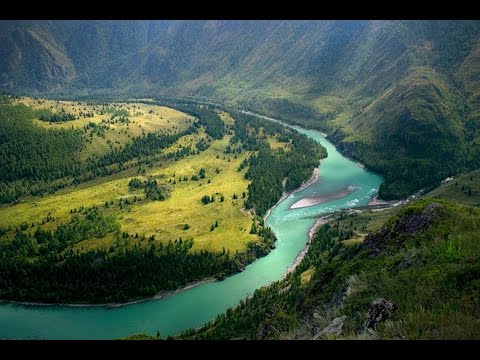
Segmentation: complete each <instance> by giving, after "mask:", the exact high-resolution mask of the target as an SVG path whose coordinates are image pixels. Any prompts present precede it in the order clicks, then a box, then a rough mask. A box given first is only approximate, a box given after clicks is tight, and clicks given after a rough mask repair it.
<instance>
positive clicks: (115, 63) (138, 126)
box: [0, 19, 480, 346]
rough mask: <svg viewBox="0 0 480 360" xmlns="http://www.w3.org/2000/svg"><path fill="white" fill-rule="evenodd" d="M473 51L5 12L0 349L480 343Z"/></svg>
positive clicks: (237, 26) (386, 37)
mask: <svg viewBox="0 0 480 360" xmlns="http://www.w3.org/2000/svg"><path fill="white" fill-rule="evenodd" d="M479 44H480V21H478V20H208V19H207V20H188V21H186V20H1V21H0V159H1V161H0V338H1V339H13V338H15V339H129V340H132V339H138V340H147V339H148V340H163V339H168V340H186V339H188V340H192V339H194V340H200V339H202V340H203V339H207V340H217V339H225V340H226V339H229V340H230V339H242V340H243V339H256V340H271V339H276V340H277V339H282V340H336V339H341V340H390V339H395V340H399V339H409V340H410V339H412V340H413V339H415V340H416V339H434V340H445V339H461V340H465V339H479V338H480V323H479V321H478V319H480V310H479V309H480V305H479V304H480V287H479V279H480V268H479V264H480V262H479V256H480V246H479V245H480V238H479V234H480V228H479V224H480V212H479V206H480V101H479V99H480V98H479V94H480V92H479V85H480V83H479V79H480V76H479V74H480V72H479V69H480V62H479V59H480V56H479V54H480V45H479ZM157 343H158V344H161V343H163V342H157ZM341 343H343V342H341ZM401 346H403V345H401Z"/></svg>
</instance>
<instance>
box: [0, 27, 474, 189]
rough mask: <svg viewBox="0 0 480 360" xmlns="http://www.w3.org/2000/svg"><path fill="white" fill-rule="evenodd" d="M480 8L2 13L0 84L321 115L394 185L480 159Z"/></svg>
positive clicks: (424, 183) (422, 180) (435, 177)
mask: <svg viewBox="0 0 480 360" xmlns="http://www.w3.org/2000/svg"><path fill="white" fill-rule="evenodd" d="M479 35H480V22H478V21H379V20H375V21H212V20H208V21H2V22H1V24H0V88H2V89H5V90H8V91H13V92H26V93H29V94H34V93H37V94H38V93H41V94H49V95H51V96H63V97H65V96H70V97H72V96H85V95H88V96H109V97H117V98H118V97H132V96H133V97H152V96H154V97H158V96H168V97H182V98H185V97H187V98H192V97H193V98H196V99H204V100H208V101H213V102H216V103H223V104H226V105H230V106H238V107H241V108H249V109H251V110H255V111H257V112H262V113H265V114H269V115H273V116H275V117H278V118H281V119H284V120H286V121H289V122H292V123H297V124H301V125H304V126H307V127H312V128H317V129H321V130H322V131H325V132H327V133H328V134H329V135H330V138H331V139H332V140H333V141H334V142H335V143H336V144H337V145H339V147H340V149H341V150H342V151H343V152H345V153H346V154H347V155H350V156H352V157H355V158H357V159H359V160H360V161H362V162H364V163H365V164H367V165H368V166H369V167H370V168H372V169H375V170H378V171H380V172H381V173H383V174H384V175H385V179H386V181H385V183H384V185H383V186H382V188H381V191H380V194H381V195H382V196H383V197H385V198H399V197H404V196H406V195H408V194H411V193H413V192H415V191H417V190H419V189H420V188H428V187H431V186H432V185H435V184H437V182H438V181H440V180H442V179H444V178H445V177H447V176H449V175H452V174H455V173H458V172H461V171H466V170H472V169H474V168H476V167H478V166H479V165H480V164H479V162H478V161H479V160H478V159H480V156H479V153H478V148H479V147H478V144H479V141H480V140H479V132H478V129H479V128H480V126H479V111H480V108H479V105H478V104H479V102H478V86H479V84H478V78H479V77H478V69H479V66H478V60H479V39H480V38H479Z"/></svg>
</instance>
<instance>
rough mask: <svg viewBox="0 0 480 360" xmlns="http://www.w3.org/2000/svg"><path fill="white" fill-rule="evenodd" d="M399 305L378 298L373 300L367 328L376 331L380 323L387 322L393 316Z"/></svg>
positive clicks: (366, 323)
mask: <svg viewBox="0 0 480 360" xmlns="http://www.w3.org/2000/svg"><path fill="white" fill-rule="evenodd" d="M396 308H397V305H395V303H394V302H393V301H390V300H385V299H383V298H378V299H375V300H373V302H372V305H371V306H370V310H369V312H368V317H367V321H366V322H365V327H366V328H367V329H375V328H376V326H377V324H378V323H379V322H382V321H385V320H387V319H388V318H389V317H391V316H392V314H393V312H394V311H395V309H396Z"/></svg>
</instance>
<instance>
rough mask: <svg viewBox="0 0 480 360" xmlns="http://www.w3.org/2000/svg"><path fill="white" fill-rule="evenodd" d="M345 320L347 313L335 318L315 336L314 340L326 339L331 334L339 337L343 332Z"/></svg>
mask: <svg viewBox="0 0 480 360" xmlns="http://www.w3.org/2000/svg"><path fill="white" fill-rule="evenodd" d="M345 320H347V316H346V315H343V316H340V317H337V318H335V319H333V321H332V322H331V323H330V324H329V325H328V326H327V327H325V328H324V329H323V330H322V331H320V332H319V333H318V334H317V335H315V336H314V337H313V340H319V339H325V338H327V337H328V336H329V335H335V336H337V337H338V336H340V335H341V334H342V328H343V324H344V323H345Z"/></svg>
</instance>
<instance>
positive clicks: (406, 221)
mask: <svg viewBox="0 0 480 360" xmlns="http://www.w3.org/2000/svg"><path fill="white" fill-rule="evenodd" d="M440 207H441V205H440V204H438V203H432V204H430V205H428V206H427V207H425V209H423V211H422V212H420V213H416V212H410V213H407V214H404V215H402V216H401V217H400V219H398V220H397V221H395V222H394V223H393V224H392V225H391V226H389V227H384V228H383V229H381V230H380V231H379V232H377V233H375V234H368V235H367V236H365V242H364V246H365V247H366V248H367V249H369V250H370V251H371V252H370V255H369V256H370V257H375V256H377V255H379V254H380V253H381V249H382V244H384V243H387V242H389V241H393V242H394V243H396V244H398V245H399V244H401V243H402V241H403V239H404V237H402V235H410V234H414V233H417V232H420V231H422V230H424V229H426V228H428V227H429V226H430V225H431V224H432V223H433V221H434V220H435V217H436V212H437V209H438V208H440Z"/></svg>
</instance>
